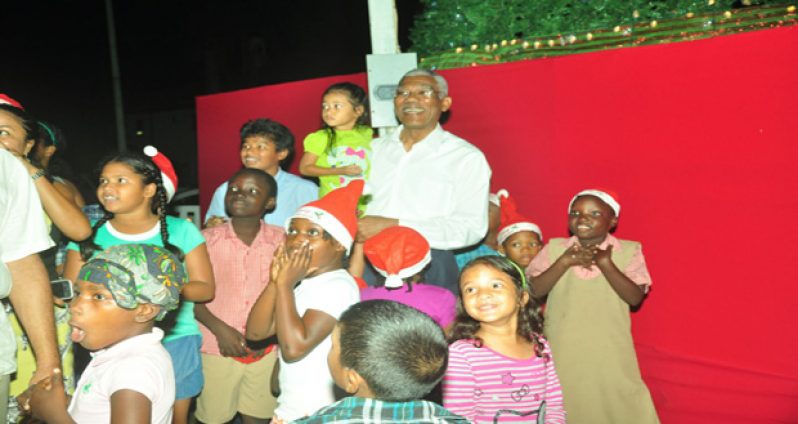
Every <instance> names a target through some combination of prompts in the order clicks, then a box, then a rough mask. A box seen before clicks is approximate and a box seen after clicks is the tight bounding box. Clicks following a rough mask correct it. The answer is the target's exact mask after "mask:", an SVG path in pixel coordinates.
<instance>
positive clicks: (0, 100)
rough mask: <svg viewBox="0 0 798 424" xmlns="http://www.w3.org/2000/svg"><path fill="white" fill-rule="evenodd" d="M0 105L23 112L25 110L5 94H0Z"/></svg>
mask: <svg viewBox="0 0 798 424" xmlns="http://www.w3.org/2000/svg"><path fill="white" fill-rule="evenodd" d="M0 104H7V105H11V106H14V107H15V108H17V109H22V110H25V108H24V107H22V104H21V103H20V102H18V101H16V100H14V99H12V98H11V97H9V96H8V95H7V94H2V93H0Z"/></svg>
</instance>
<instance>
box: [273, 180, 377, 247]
mask: <svg viewBox="0 0 798 424" xmlns="http://www.w3.org/2000/svg"><path fill="white" fill-rule="evenodd" d="M363 184H364V183H363V180H355V181H352V182H351V183H349V184H348V185H347V186H345V187H341V188H337V189H335V190H333V191H331V192H329V193H327V195H326V196H324V197H322V198H321V199H319V200H316V201H313V202H310V203H308V204H307V205H305V206H302V207H301V208H299V210H297V211H296V213H294V215H293V216H292V217H291V218H289V219H288V220H287V221H286V222H285V228H286V229H288V226H289V225H290V224H291V220H292V219H294V218H305V219H307V220H308V221H311V222H313V223H315V224H318V225H320V226H321V227H322V228H324V230H325V231H327V232H328V233H330V235H331V236H332V238H334V239H335V240H337V241H338V243H341V245H342V246H344V247H345V248H346V254H347V255H348V254H349V250H350V249H351V248H352V242H353V241H354V240H355V234H356V233H357V202H358V200H359V199H360V195H361V193H363Z"/></svg>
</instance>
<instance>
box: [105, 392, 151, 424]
mask: <svg viewBox="0 0 798 424" xmlns="http://www.w3.org/2000/svg"><path fill="white" fill-rule="evenodd" d="M150 422H152V401H150V399H149V398H147V396H144V395H143V394H142V393H139V392H137V391H134V390H129V389H123V390H117V391H115V392H114V394H112V395H111V424H148V423H150Z"/></svg>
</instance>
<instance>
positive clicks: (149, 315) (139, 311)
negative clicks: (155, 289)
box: [135, 303, 161, 323]
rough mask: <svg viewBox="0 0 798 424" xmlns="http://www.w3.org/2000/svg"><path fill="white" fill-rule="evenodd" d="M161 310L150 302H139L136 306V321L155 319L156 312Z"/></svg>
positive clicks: (142, 321)
mask: <svg viewBox="0 0 798 424" xmlns="http://www.w3.org/2000/svg"><path fill="white" fill-rule="evenodd" d="M159 312H161V307H160V306H158V305H153V304H152V303H140V304H139V306H138V307H136V318H135V319H136V322H140V323H144V322H149V321H152V320H154V319H155V317H157V316H158V313H159Z"/></svg>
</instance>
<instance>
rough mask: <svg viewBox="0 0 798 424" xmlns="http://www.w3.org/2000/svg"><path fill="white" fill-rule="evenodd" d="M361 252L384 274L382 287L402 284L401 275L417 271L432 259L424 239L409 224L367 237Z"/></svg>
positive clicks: (410, 275)
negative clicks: (383, 285)
mask: <svg viewBox="0 0 798 424" xmlns="http://www.w3.org/2000/svg"><path fill="white" fill-rule="evenodd" d="M363 253H364V254H365V255H366V257H367V258H368V259H369V262H371V265H372V266H374V269H376V270H377V272H379V273H380V274H382V275H383V276H385V287H386V288H389V289H396V288H399V287H402V286H403V285H404V282H403V281H402V279H403V278H409V277H412V276H414V275H416V274H418V273H419V272H421V271H422V270H423V269H424V267H426V266H427V264H429V263H430V261H431V260H432V257H431V256H430V247H429V242H427V239H425V238H424V236H422V235H421V234H419V233H418V231H416V230H414V229H412V228H408V227H402V226H398V225H397V226H395V227H389V228H387V229H385V230H382V231H381V232H380V233H379V234H377V235H376V236H374V237H372V238H370V239H368V240H366V242H365V243H363Z"/></svg>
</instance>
